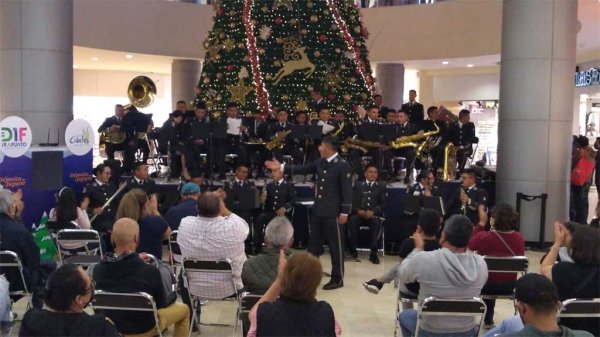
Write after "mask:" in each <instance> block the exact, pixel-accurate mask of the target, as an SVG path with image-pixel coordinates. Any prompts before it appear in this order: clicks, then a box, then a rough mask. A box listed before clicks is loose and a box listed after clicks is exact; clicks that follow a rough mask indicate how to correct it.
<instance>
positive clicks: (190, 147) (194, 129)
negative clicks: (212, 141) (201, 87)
mask: <svg viewBox="0 0 600 337" xmlns="http://www.w3.org/2000/svg"><path fill="white" fill-rule="evenodd" d="M209 125H210V121H209V117H208V110H207V109H206V104H204V102H198V104H197V105H196V110H195V111H194V117H193V118H190V119H188V120H187V121H186V128H187V134H188V135H189V137H188V139H187V140H186V145H185V148H186V151H185V164H186V166H187V168H188V170H189V172H190V175H197V174H198V173H199V172H200V173H202V174H203V175H204V176H205V177H209V176H210V173H211V170H210V169H209V165H210V164H209V163H208V158H206V161H203V160H202V158H201V157H200V155H201V154H203V153H205V154H207V157H208V150H209V145H208V141H209V139H208V138H209V135H208V134H209V132H210V127H209Z"/></svg>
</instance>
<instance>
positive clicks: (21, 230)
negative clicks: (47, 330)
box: [0, 189, 42, 307]
mask: <svg viewBox="0 0 600 337" xmlns="http://www.w3.org/2000/svg"><path fill="white" fill-rule="evenodd" d="M15 195H17V196H20V193H15ZM19 201H20V197H18V198H17V200H15V199H14V198H13V193H12V192H11V191H9V190H6V189H3V190H0V238H1V240H0V250H10V251H12V252H15V253H16V254H17V256H19V259H21V263H22V265H23V276H24V277H25V283H26V284H27V289H28V290H29V291H30V292H32V291H35V289H36V288H37V287H38V285H40V281H41V273H40V250H39V248H38V246H37V245H36V244H35V241H34V240H33V235H32V234H31V232H30V231H29V230H28V229H27V228H25V226H24V225H23V223H21V221H20V220H18V219H19V217H20V214H21V211H22V210H23V203H22V202H19ZM0 274H4V275H5V276H6V279H7V280H8V282H9V283H10V291H11V292H16V291H22V290H24V289H25V288H24V286H23V281H22V280H21V274H20V273H19V271H18V270H17V269H15V268H7V269H6V270H4V268H0ZM11 297H12V300H14V301H16V300H18V299H19V298H21V296H11ZM34 305H36V306H39V307H41V306H42V303H41V301H38V300H37V298H36V297H34Z"/></svg>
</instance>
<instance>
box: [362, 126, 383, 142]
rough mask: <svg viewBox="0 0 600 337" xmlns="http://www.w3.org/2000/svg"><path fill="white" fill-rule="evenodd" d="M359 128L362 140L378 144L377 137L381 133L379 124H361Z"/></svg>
mask: <svg viewBox="0 0 600 337" xmlns="http://www.w3.org/2000/svg"><path fill="white" fill-rule="evenodd" d="M361 127H362V136H363V137H364V140H367V141H370V142H379V136H380V135H381V131H382V130H381V125H380V124H363V125H362V126H361Z"/></svg>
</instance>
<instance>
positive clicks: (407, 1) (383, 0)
mask: <svg viewBox="0 0 600 337" xmlns="http://www.w3.org/2000/svg"><path fill="white" fill-rule="evenodd" d="M185 1H186V2H196V3H199V4H204V5H210V4H212V3H213V2H215V0H185ZM354 1H355V3H356V6H358V7H362V8H371V7H384V6H403V5H426V4H432V3H436V2H442V1H446V0H354Z"/></svg>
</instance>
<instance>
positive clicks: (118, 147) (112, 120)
mask: <svg viewBox="0 0 600 337" xmlns="http://www.w3.org/2000/svg"><path fill="white" fill-rule="evenodd" d="M121 120H122V118H119V117H117V116H112V117H108V118H107V119H105V120H104V123H102V125H100V127H99V128H98V132H99V133H100V132H105V133H109V131H108V129H110V127H111V126H113V125H118V126H121ZM104 146H105V149H106V150H105V151H106V157H108V159H115V152H116V151H124V150H125V140H123V142H121V143H119V144H114V143H109V142H105V143H104Z"/></svg>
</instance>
